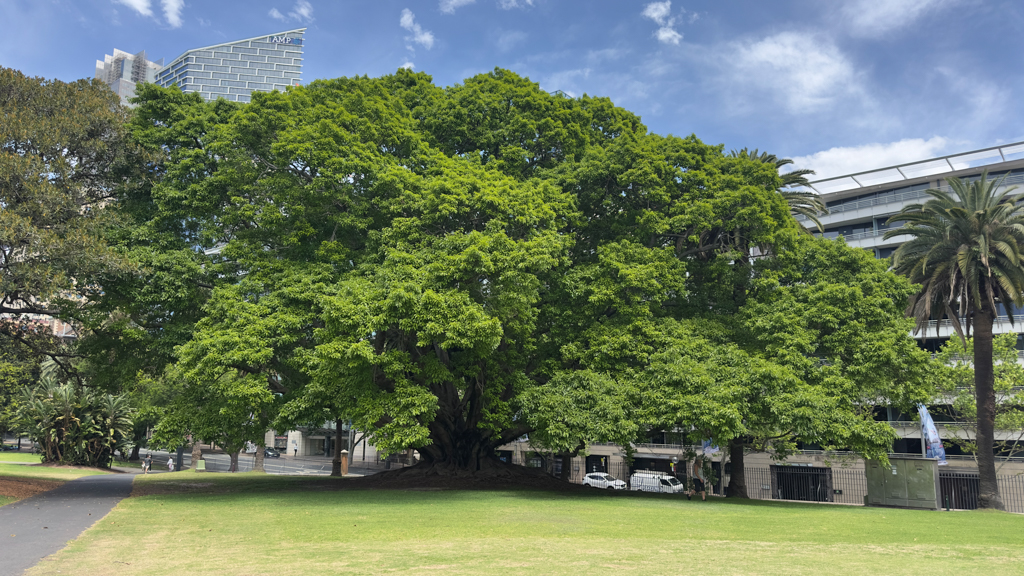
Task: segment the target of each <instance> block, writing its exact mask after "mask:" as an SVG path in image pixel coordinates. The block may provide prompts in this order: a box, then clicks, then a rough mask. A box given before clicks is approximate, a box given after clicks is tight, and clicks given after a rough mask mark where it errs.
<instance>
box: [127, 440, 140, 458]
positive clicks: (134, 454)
mask: <svg viewBox="0 0 1024 576" xmlns="http://www.w3.org/2000/svg"><path fill="white" fill-rule="evenodd" d="M141 448H142V446H139V445H138V444H136V445H134V446H132V453H131V455H130V456H128V460H129V461H130V462H134V461H136V460H138V459H139V449H141Z"/></svg>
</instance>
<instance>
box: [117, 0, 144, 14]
mask: <svg viewBox="0 0 1024 576" xmlns="http://www.w3.org/2000/svg"><path fill="white" fill-rule="evenodd" d="M114 3H115V4H123V5H125V6H127V7H129V8H131V9H132V10H135V11H136V12H138V13H139V14H142V15H143V16H152V15H153V9H152V8H150V4H149V0H114Z"/></svg>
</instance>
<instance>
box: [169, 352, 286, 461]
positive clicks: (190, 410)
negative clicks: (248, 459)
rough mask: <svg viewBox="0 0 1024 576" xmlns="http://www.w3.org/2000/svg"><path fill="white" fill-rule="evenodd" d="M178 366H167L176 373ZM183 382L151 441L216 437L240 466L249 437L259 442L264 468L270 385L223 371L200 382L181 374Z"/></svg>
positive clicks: (175, 442)
mask: <svg viewBox="0 0 1024 576" xmlns="http://www.w3.org/2000/svg"><path fill="white" fill-rule="evenodd" d="M175 374H176V371H175V370H173V369H172V370H170V371H169V377H171V378H174V375H175ZM179 382H180V383H181V385H182V387H181V389H180V391H179V394H178V396H177V397H176V398H175V400H174V402H173V403H172V405H171V406H170V407H169V408H168V411H167V414H166V416H164V418H163V419H162V420H161V421H160V423H159V424H158V425H157V427H156V430H155V432H154V434H153V439H152V443H153V444H155V445H159V446H164V447H167V448H174V447H177V446H181V445H182V444H185V443H187V442H189V439H190V438H191V441H192V442H193V443H195V442H198V440H199V439H202V440H206V441H208V442H215V443H216V444H217V445H218V446H220V447H221V448H223V449H224V451H225V452H226V453H227V454H228V455H229V456H230V457H231V469H230V471H231V472H237V471H238V453H239V452H241V451H242V449H243V448H244V447H245V445H246V444H247V443H249V442H251V443H253V444H255V445H256V446H257V450H256V466H254V470H260V471H262V469H263V466H262V463H263V450H261V449H260V448H261V447H262V446H263V444H264V437H265V434H266V431H267V428H268V425H269V419H268V418H267V414H268V413H269V409H270V407H271V406H272V405H273V403H274V397H273V395H272V394H271V393H270V392H269V391H267V389H266V385H265V384H263V383H262V382H259V381H256V379H255V378H253V377H251V376H250V377H244V376H243V377H237V376H231V375H225V376H224V377H222V378H220V379H219V380H217V381H215V382H212V383H208V384H206V385H199V384H196V383H194V382H190V381H188V380H179Z"/></svg>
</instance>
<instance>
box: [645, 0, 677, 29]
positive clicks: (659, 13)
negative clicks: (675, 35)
mask: <svg viewBox="0 0 1024 576" xmlns="http://www.w3.org/2000/svg"><path fill="white" fill-rule="evenodd" d="M671 13H672V0H665V2H651V3H650V4H648V5H647V6H645V7H644V11H643V12H641V13H640V15H641V16H643V17H644V18H650V19H651V20H654V22H655V23H656V24H657V25H658V26H671V25H672V22H671V21H669V18H668V17H669V14H671Z"/></svg>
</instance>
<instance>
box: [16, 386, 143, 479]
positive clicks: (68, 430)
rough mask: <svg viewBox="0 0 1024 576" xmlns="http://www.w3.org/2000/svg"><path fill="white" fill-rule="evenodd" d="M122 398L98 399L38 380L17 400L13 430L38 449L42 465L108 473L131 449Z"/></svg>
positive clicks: (128, 418) (85, 391)
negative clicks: (117, 458)
mask: <svg viewBox="0 0 1024 576" xmlns="http://www.w3.org/2000/svg"><path fill="white" fill-rule="evenodd" d="M130 406H131V405H130V403H129V400H128V398H127V397H126V396H116V395H113V394H104V393H102V392H97V391H95V390H91V389H89V388H86V387H84V386H80V385H78V384H74V383H70V382H68V383H61V382H59V381H58V380H57V379H56V378H54V377H53V376H52V375H44V376H43V378H42V380H41V381H40V383H39V385H38V386H36V387H34V388H31V389H28V390H26V391H25V392H24V394H23V395H22V397H21V402H20V406H19V408H18V412H17V428H18V430H19V432H21V433H23V434H25V435H26V436H28V437H29V438H30V439H31V440H32V441H34V442H37V443H38V444H39V451H40V453H41V454H42V457H43V462H54V463H59V464H68V465H78V466H97V467H102V468H109V467H110V465H111V462H112V461H113V458H114V452H115V451H120V452H121V454H125V453H127V450H128V448H129V447H130V446H131V437H132V412H133V411H132V409H131V407H130Z"/></svg>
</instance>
